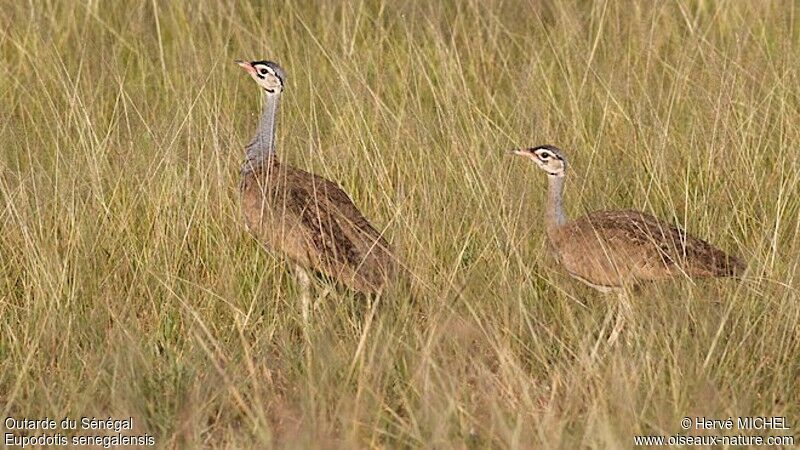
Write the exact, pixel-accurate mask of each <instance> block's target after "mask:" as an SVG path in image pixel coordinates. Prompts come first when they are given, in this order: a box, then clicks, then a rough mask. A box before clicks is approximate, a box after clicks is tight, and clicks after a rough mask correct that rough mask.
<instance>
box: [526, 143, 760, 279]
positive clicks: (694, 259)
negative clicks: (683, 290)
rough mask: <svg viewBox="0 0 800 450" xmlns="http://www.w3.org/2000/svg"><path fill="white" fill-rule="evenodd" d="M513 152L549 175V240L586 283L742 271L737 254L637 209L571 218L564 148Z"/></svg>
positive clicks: (713, 274) (724, 274)
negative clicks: (566, 209) (566, 204)
mask: <svg viewBox="0 0 800 450" xmlns="http://www.w3.org/2000/svg"><path fill="white" fill-rule="evenodd" d="M513 153H514V154H516V155H519V156H524V157H526V158H529V159H530V160H532V161H533V162H535V163H536V165H537V166H538V167H539V168H540V169H542V170H544V171H545V173H547V178H548V185H549V186H548V197H547V206H546V212H545V232H546V233H547V238H548V240H549V242H550V244H551V246H552V248H553V249H554V251H555V253H556V256H557V257H558V259H559V261H560V262H561V264H562V265H563V266H564V268H565V269H566V270H567V272H568V273H569V274H570V275H571V276H572V277H574V278H577V279H578V280H580V281H582V282H584V283H586V284H587V285H589V286H591V287H593V288H595V289H598V290H600V291H603V292H607V291H609V290H612V289H615V288H621V287H623V286H635V285H637V284H639V283H641V282H645V281H655V280H662V279H668V278H672V277H676V276H679V275H685V276H689V277H726V276H739V275H741V274H742V273H743V272H744V270H745V267H746V266H745V264H744V262H742V261H741V260H739V259H738V258H736V257H733V256H729V255H727V254H725V253H724V252H722V251H721V250H719V249H717V248H715V247H714V246H712V245H711V244H709V243H708V242H705V241H703V240H702V239H698V238H696V237H693V236H690V235H689V234H687V233H686V232H685V231H684V230H681V229H680V228H677V227H674V226H672V225H670V224H668V223H666V222H663V221H661V220H659V219H657V218H655V217H653V216H650V215H648V214H645V213H642V212H639V211H632V210H625V211H597V212H594V213H591V214H589V215H587V216H585V217H581V218H579V219H575V220H567V216H566V214H565V212H564V206H563V191H564V179H565V175H566V171H567V158H566V156H565V155H564V152H562V151H561V150H559V149H558V148H556V147H554V146H552V145H541V146H538V147H533V148H527V149H522V150H515V151H514V152H513Z"/></svg>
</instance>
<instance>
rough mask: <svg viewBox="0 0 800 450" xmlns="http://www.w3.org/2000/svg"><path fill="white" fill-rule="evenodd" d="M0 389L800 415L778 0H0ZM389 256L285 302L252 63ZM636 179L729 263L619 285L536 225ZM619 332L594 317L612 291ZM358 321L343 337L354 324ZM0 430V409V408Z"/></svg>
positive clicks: (262, 403)
mask: <svg viewBox="0 0 800 450" xmlns="http://www.w3.org/2000/svg"><path fill="white" fill-rule="evenodd" d="M0 3H1V4H0V9H1V10H2V14H0V26H1V27H2V28H1V29H0V54H1V55H2V66H1V67H0V119H1V121H0V148H1V149H2V152H1V153H0V155H1V156H2V157H1V158H0V271H1V272H0V330H1V331H0V416H2V418H5V417H7V416H13V417H31V418H35V417H45V416H49V417H64V416H71V417H75V416H77V417H80V416H98V417H108V416H113V417H127V416H132V417H134V421H135V425H136V430H135V431H136V432H138V433H145V432H147V433H150V434H153V435H155V436H156V439H157V445H158V446H159V447H162V448H196V447H201V446H204V447H217V448H264V447H280V448H371V447H375V448H382V447H384V448H412V447H428V448H520V449H522V448H628V447H632V446H633V436H634V435H636V434H665V435H669V434H677V433H680V432H681V429H680V427H679V420H680V418H682V417H684V416H698V415H700V416H707V417H713V418H727V417H736V416H758V415H764V416H772V415H777V416H787V417H788V419H789V422H790V424H792V426H793V427H794V428H793V429H792V430H791V431H790V433H793V434H794V435H797V434H798V430H797V428H796V427H797V424H798V422H799V421H800V406H799V405H800V387H799V386H798V379H800V327H798V319H800V306H798V297H799V296H798V289H800V269H799V268H798V265H799V264H800V263H799V260H800V258H798V255H799V254H800V238H798V234H799V233H798V232H800V220H799V219H800V196H798V190H799V188H800V159H799V158H800V156H798V155H800V153H799V152H798V149H797V146H798V142H799V141H800V120H798V117H800V115H799V113H800V75H798V69H800V51H799V50H798V45H800V24H799V23H798V20H799V19H798V17H797V16H798V14H800V9H798V5H797V4H796V3H794V2H788V1H786V2H783V1H771V2H738V1H732V0H730V1H724V0H723V1H716V2H712V1H700V0H698V1H690V2H654V3H653V4H650V3H649V2H610V1H606V2H602V1H601V2H583V1H565V2H552V3H542V2H525V1H511V0H509V1H491V2H485V1H477V0H475V1H473V0H467V1H461V2H409V1H403V2H392V1H382V0H375V1H352V2H341V3H335V2H288V3H283V2H270V3H267V4H265V5H264V4H261V3H260V2H252V1H238V2H224V3H223V2H215V1H209V0H199V1H194V2H184V3H183V4H178V3H172V2H161V1H155V0H153V1H142V0H140V1H132V2H126V3H119V2H111V1H94V0H90V1H85V2H74V3H73V2H61V1H44V0H43V1H38V2H17V1H11V0H5V1H2V2H0ZM234 58H254V59H255V58H258V59H260V58H270V59H275V60H277V61H279V62H280V63H281V64H282V65H283V66H284V67H285V68H286V69H287V71H288V73H289V78H288V86H287V89H286V94H285V96H284V101H283V103H282V107H281V108H282V109H281V112H280V122H279V150H278V151H279V154H280V157H281V158H282V159H283V160H284V161H287V162H290V163H293V164H296V165H297V166H299V167H302V168H305V169H308V170H312V171H314V172H316V173H319V174H321V175H324V176H326V177H329V178H330V179H333V180H336V181H337V182H339V183H340V184H341V185H342V186H343V187H344V188H345V190H346V191H347V192H349V193H350V194H351V195H352V198H353V200H354V201H355V203H356V204H357V205H358V206H359V207H360V208H362V210H363V211H364V212H365V213H366V215H367V216H368V217H370V218H371V219H372V220H373V221H374V222H375V223H376V224H378V225H379V226H385V227H386V229H387V234H388V236H390V238H391V241H392V242H393V243H394V245H395V246H396V247H397V248H398V249H400V253H401V254H402V258H403V260H404V262H405V264H407V265H408V267H409V268H410V270H411V272H412V273H413V274H414V282H413V286H412V289H413V291H414V293H415V296H416V302H411V301H410V300H409V296H408V295H407V293H403V292H398V293H395V294H394V295H389V296H387V297H386V298H384V299H382V302H383V303H382V305H380V307H379V308H378V309H377V312H376V314H375V316H374V320H372V321H371V322H370V321H368V320H367V318H368V317H369V315H370V313H371V311H372V310H371V309H370V307H369V306H368V305H364V304H362V303H361V302H359V301H358V300H356V299H354V298H352V296H351V295H349V294H347V293H345V292H334V293H333V294H331V295H329V296H328V297H326V298H324V299H322V300H321V301H320V302H319V304H318V308H317V310H316V311H315V313H314V316H313V319H312V322H311V324H310V326H309V328H308V329H305V330H304V329H303V327H302V321H301V319H300V311H299V305H298V301H297V292H296V286H295V284H294V282H293V281H292V278H291V277H290V275H289V273H288V272H287V269H286V266H285V265H284V263H282V262H281V261H280V260H279V259H277V258H276V257H274V256H272V255H270V254H268V253H266V252H265V251H263V250H262V249H261V248H260V247H259V245H258V243H257V242H255V241H254V240H253V239H252V238H251V237H250V236H249V234H248V233H247V231H246V230H245V229H244V227H243V223H242V218H241V215H240V211H239V207H238V203H237V200H238V199H237V195H238V191H237V183H238V166H239V164H240V162H241V160H242V155H243V150H242V147H243V145H244V144H245V143H246V142H247V141H248V139H249V137H250V134H251V133H252V131H253V129H254V126H255V123H256V120H257V114H258V108H259V105H260V100H259V97H258V95H259V94H258V91H257V89H256V87H255V86H254V85H253V83H252V82H251V80H249V79H248V78H247V77H246V76H245V75H244V74H243V73H241V71H240V69H239V68H238V67H236V66H235V65H234V64H233V63H232V60H233V59H234ZM537 143H553V144H557V145H559V146H560V147H562V148H564V149H565V150H566V151H567V152H568V153H569V156H570V157H571V165H570V168H571V175H570V178H569V181H568V188H567V189H568V191H567V209H568V210H569V212H570V213H571V214H572V215H578V214H582V213H583V212H585V211H589V210H593V209H601V208H629V207H630V208H638V209H642V210H645V211H648V212H651V213H653V214H655V215H657V216H660V217H662V218H665V219H667V220H670V221H672V222H675V223H678V224H680V225H681V226H683V227H685V228H687V229H688V230H689V231H691V232H692V233H694V234H697V235H699V236H702V237H704V238H707V239H708V240H710V241H712V242H714V243H715V244H717V245H719V246H720V247H722V248H723V249H726V250H728V251H730V252H732V253H735V254H739V255H741V256H742V257H744V258H745V259H747V260H748V262H749V270H748V273H747V275H746V277H745V279H744V280H741V281H736V280H712V281H700V282H696V283H693V282H691V281H689V280H680V281H678V282H675V283H667V284H662V285H657V286H650V287H648V288H646V289H644V290H643V291H642V292H639V293H631V294H627V295H626V296H625V298H624V299H621V298H618V297H615V296H603V295H600V294H598V293H595V292H594V291H591V290H589V289H587V288H584V287H582V286H580V285H577V284H576V283H575V282H573V281H572V280H570V279H569V278H568V277H565V276H564V275H563V274H562V272H561V271H560V270H559V269H558V268H557V266H555V264H554V261H553V260H552V258H551V257H549V256H548V254H547V247H546V244H545V240H544V234H543V230H542V228H543V227H542V202H543V197H544V194H543V190H544V186H545V181H544V178H543V177H542V176H541V174H540V173H539V172H538V171H536V170H534V169H533V168H532V167H531V166H530V165H529V164H526V163H525V162H524V161H518V160H515V159H511V158H509V157H507V156H506V155H505V152H506V151H507V150H508V149H510V148H512V147H514V146H520V145H532V144H537ZM623 300H624V302H626V303H628V304H630V307H631V311H629V312H628V313H627V321H626V322H625V328H624V330H623V334H622V335H621V337H620V339H619V340H618V341H616V342H615V343H613V344H609V342H608V340H607V336H608V333H609V330H610V328H611V326H612V324H613V323H614V321H615V320H616V317H617V314H618V312H619V311H618V308H619V305H620V304H621V301H623ZM362 341H363V343H364V344H363V346H362V347H359V342H362ZM4 432H5V431H4Z"/></svg>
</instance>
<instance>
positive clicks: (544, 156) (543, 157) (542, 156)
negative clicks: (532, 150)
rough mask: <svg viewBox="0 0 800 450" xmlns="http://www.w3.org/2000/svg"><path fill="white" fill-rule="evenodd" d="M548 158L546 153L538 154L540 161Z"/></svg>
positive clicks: (548, 154) (548, 155)
mask: <svg viewBox="0 0 800 450" xmlns="http://www.w3.org/2000/svg"><path fill="white" fill-rule="evenodd" d="M549 157H550V153H547V152H542V153H539V158H540V159H542V160H547V158H549Z"/></svg>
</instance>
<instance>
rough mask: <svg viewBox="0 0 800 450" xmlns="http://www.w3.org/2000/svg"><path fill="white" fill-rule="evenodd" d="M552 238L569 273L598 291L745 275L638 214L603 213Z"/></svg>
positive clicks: (712, 251)
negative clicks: (683, 278)
mask: <svg viewBox="0 0 800 450" xmlns="http://www.w3.org/2000/svg"><path fill="white" fill-rule="evenodd" d="M548 238H549V240H550V243H551V245H552V247H553V249H554V250H555V253H556V254H557V256H558V259H559V261H560V262H561V264H562V265H563V266H564V268H565V269H566V270H567V272H568V273H569V274H570V275H572V276H573V277H575V278H578V279H580V280H581V281H584V282H585V283H587V284H590V285H592V286H593V287H596V288H599V289H603V288H610V287H616V286H620V285H633V284H636V283H637V282H641V281H654V280H660V279H665V278H671V277H674V276H678V275H681V274H684V273H685V274H686V275H688V276H690V277H725V276H736V275H741V274H742V272H744V269H745V265H744V263H742V262H741V261H740V260H739V259H737V258H735V257H732V256H728V255H726V254H725V253H723V252H722V251H721V250H719V249H717V248H715V247H714V246H712V245H711V244H709V243H708V242H706V241H704V240H702V239H698V238H695V237H693V236H690V235H688V234H687V233H686V232H685V231H684V230H681V229H680V228H677V227H674V226H672V225H670V224H668V223H666V222H663V221H661V220H659V219H657V218H655V217H653V216H650V215H647V214H644V213H642V212H639V211H632V210H626V211H598V212H595V213H592V214H589V215H587V216H585V217H582V218H579V219H576V220H573V221H570V222H567V223H566V224H564V225H563V226H560V227H556V228H554V229H553V230H551V231H549V232H548Z"/></svg>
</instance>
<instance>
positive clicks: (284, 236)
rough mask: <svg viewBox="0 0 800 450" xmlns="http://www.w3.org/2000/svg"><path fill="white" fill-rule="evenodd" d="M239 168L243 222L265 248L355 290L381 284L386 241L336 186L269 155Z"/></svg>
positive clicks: (386, 268) (388, 265)
mask: <svg viewBox="0 0 800 450" xmlns="http://www.w3.org/2000/svg"><path fill="white" fill-rule="evenodd" d="M243 172H244V174H243V178H242V206H243V209H244V214H245V218H246V220H247V225H248V227H249V228H250V230H251V231H252V232H253V234H255V235H256V237H257V238H258V239H259V240H260V241H261V242H262V243H263V244H264V245H265V246H266V247H267V248H269V249H271V250H274V251H278V252H280V253H282V254H284V255H285V256H286V257H288V258H289V259H290V260H292V261H293V262H295V263H297V264H299V265H301V266H304V267H307V268H310V269H313V270H316V271H318V272H321V273H323V274H325V275H327V276H329V277H331V278H333V279H335V280H337V281H339V282H340V283H342V284H344V285H346V286H348V287H350V288H351V289H353V290H355V291H358V292H362V293H365V294H370V293H378V292H380V291H381V290H382V289H383V288H384V287H385V286H386V284H387V282H388V280H389V278H390V276H391V273H392V270H393V260H392V254H391V251H390V249H389V244H388V243H387V242H386V240H385V239H384V238H383V236H382V235H381V233H379V232H378V231H377V230H376V229H375V228H373V227H372V225H370V223H369V222H368V221H367V219H366V218H364V216H363V215H362V214H361V212H360V211H359V210H358V208H356V206H355V205H354V204H353V202H352V201H351V200H350V197H348V196H347V194H346V193H345V192H344V191H343V190H342V189H341V188H340V187H339V186H337V185H336V184H335V183H333V182H331V181H329V180H326V179H325V178H322V177H320V176H317V175H314V174H312V173H309V172H306V171H304V170H300V169H298V168H295V167H292V166H289V165H287V164H281V163H279V162H278V161H277V160H276V159H275V158H274V157H273V158H269V159H268V160H267V161H266V162H265V163H263V164H262V165H261V166H259V167H258V168H255V169H254V170H252V171H243Z"/></svg>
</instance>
